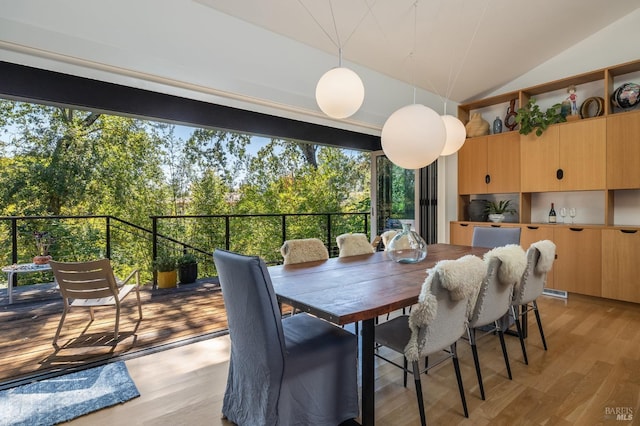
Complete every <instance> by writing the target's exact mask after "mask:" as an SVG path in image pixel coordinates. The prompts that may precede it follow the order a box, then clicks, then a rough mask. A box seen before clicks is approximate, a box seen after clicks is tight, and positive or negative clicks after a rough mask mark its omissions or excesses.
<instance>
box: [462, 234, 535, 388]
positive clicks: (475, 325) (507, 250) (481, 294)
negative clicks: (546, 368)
mask: <svg viewBox="0 0 640 426" xmlns="http://www.w3.org/2000/svg"><path fill="white" fill-rule="evenodd" d="M484 260H485V263H486V264H487V274H486V276H485V278H484V280H483V281H482V284H481V285H480V289H479V291H478V293H477V297H476V299H475V302H473V303H472V304H471V306H472V309H471V311H470V315H469V323H468V324H467V336H468V338H469V344H470V345H471V352H472V353H473V362H474V365H475V367H476V375H477V376H478V386H479V387H480V397H481V398H482V399H483V400H484V399H485V396H484V384H483V382H482V371H481V369H480V359H479V357H478V349H477V344H476V343H477V340H476V333H477V332H478V331H480V332H482V333H485V334H484V335H488V334H491V333H494V332H496V333H498V336H499V337H500V346H501V347H502V356H503V357H504V364H505V366H506V368H507V375H508V376H509V379H511V378H512V376H511V367H510V366H509V355H508V353H507V347H506V345H505V343H504V330H503V323H504V322H503V321H501V319H502V318H503V317H504V316H505V315H507V314H508V313H509V309H510V308H511V296H512V294H513V287H514V285H515V284H516V282H518V281H519V279H520V277H521V276H522V273H523V271H524V268H525V265H526V260H525V254H524V250H522V247H520V246H519V245H516V244H511V245H507V246H504V247H497V248H494V249H493V250H491V251H489V252H487V253H486V254H485V256H484Z"/></svg>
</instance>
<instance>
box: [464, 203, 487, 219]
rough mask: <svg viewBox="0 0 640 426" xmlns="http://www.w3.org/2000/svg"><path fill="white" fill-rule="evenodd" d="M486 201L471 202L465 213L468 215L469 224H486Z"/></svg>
mask: <svg viewBox="0 0 640 426" xmlns="http://www.w3.org/2000/svg"><path fill="white" fill-rule="evenodd" d="M486 209H487V200H479V199H475V200H471V201H470V202H469V207H468V208H467V212H468V213H469V220H470V221H471V222H486V221H487V212H486Z"/></svg>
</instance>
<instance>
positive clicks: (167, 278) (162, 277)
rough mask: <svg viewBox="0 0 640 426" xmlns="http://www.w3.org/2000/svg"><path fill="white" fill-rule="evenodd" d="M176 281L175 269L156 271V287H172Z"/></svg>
mask: <svg viewBox="0 0 640 426" xmlns="http://www.w3.org/2000/svg"><path fill="white" fill-rule="evenodd" d="M177 283H178V273H177V271H169V272H158V288H173V287H175V286H176V284H177Z"/></svg>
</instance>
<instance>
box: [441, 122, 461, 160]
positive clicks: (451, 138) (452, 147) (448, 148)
mask: <svg viewBox="0 0 640 426" xmlns="http://www.w3.org/2000/svg"><path fill="white" fill-rule="evenodd" d="M442 121H443V122H444V127H445V129H446V140H445V143H444V149H443V150H442V153H440V155H442V156H447V155H451V154H455V153H456V152H458V150H460V148H462V145H464V142H465V141H466V140H467V129H465V127H464V124H462V121H460V120H458V118H457V117H454V116H453V115H446V114H445V115H443V116H442Z"/></svg>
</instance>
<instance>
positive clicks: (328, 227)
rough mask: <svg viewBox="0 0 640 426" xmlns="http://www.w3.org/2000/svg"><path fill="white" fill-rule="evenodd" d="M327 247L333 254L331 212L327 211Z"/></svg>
mask: <svg viewBox="0 0 640 426" xmlns="http://www.w3.org/2000/svg"><path fill="white" fill-rule="evenodd" d="M327 248H328V249H329V256H331V213H327Z"/></svg>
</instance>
